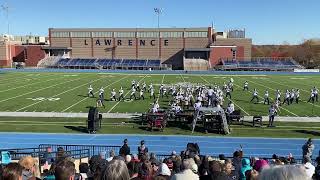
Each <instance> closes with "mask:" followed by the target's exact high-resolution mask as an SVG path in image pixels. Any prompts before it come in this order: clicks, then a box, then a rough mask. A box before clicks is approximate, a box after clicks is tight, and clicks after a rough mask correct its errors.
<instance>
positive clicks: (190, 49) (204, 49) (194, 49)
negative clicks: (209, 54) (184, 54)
mask: <svg viewBox="0 0 320 180" xmlns="http://www.w3.org/2000/svg"><path fill="white" fill-rule="evenodd" d="M183 50H184V51H210V48H184V49H183Z"/></svg>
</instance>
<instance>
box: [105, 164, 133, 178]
mask: <svg viewBox="0 0 320 180" xmlns="http://www.w3.org/2000/svg"><path fill="white" fill-rule="evenodd" d="M100 179H101V180H129V179H130V175H129V171H128V168H127V165H126V164H125V163H124V162H123V161H121V160H112V161H110V162H109V163H108V164H107V166H106V168H105V169H104V170H103V172H102V174H101V178H100Z"/></svg>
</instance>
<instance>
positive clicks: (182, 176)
mask: <svg viewBox="0 0 320 180" xmlns="http://www.w3.org/2000/svg"><path fill="white" fill-rule="evenodd" d="M194 164H195V162H194V160H193V159H191V158H189V159H185V160H183V163H182V167H183V171H182V172H180V173H177V174H175V175H173V176H172V178H171V180H186V179H188V180H198V179H199V175H198V174H195V173H194V172H193V171H192V166H193V165H194Z"/></svg>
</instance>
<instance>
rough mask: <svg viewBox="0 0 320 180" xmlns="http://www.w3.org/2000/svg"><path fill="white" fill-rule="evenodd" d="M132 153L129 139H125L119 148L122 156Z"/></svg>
mask: <svg viewBox="0 0 320 180" xmlns="http://www.w3.org/2000/svg"><path fill="white" fill-rule="evenodd" d="M128 154H130V147H129V146H128V139H125V140H123V145H122V147H121V148H120V150H119V155H120V156H126V155H128Z"/></svg>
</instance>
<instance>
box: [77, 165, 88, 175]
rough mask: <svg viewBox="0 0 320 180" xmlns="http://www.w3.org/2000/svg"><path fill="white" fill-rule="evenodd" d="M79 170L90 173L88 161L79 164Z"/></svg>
mask: <svg viewBox="0 0 320 180" xmlns="http://www.w3.org/2000/svg"><path fill="white" fill-rule="evenodd" d="M79 172H80V173H88V172H89V165H88V163H81V164H80V165H79Z"/></svg>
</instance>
